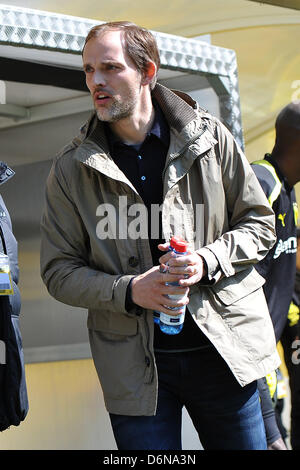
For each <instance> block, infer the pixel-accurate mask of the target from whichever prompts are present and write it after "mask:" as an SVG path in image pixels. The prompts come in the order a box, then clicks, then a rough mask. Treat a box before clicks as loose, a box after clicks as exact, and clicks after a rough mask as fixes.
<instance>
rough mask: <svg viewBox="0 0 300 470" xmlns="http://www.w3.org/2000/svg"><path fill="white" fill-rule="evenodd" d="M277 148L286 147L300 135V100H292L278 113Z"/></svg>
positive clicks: (276, 123) (276, 125)
mask: <svg viewBox="0 0 300 470" xmlns="http://www.w3.org/2000/svg"><path fill="white" fill-rule="evenodd" d="M275 129H276V142H275V145H276V146H277V148H284V147H286V146H287V145H289V144H291V143H292V142H294V141H298V140H299V136H300V100H297V101H292V102H291V103H289V104H288V105H287V106H285V107H284V108H283V109H282V110H281V111H280V113H279V114H278V116H277V118H276V122H275Z"/></svg>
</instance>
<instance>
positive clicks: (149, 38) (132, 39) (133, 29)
mask: <svg viewBox="0 0 300 470" xmlns="http://www.w3.org/2000/svg"><path fill="white" fill-rule="evenodd" d="M112 30H115V31H122V32H123V38H124V48H125V49H126V52H127V54H128V56H129V57H130V59H131V60H132V61H133V63H134V65H135V66H136V68H137V70H140V71H142V72H146V70H147V67H148V63H149V62H150V61H151V62H154V64H155V65H156V72H157V71H158V69H159V67H160V58H159V51H158V47H157V43H156V40H155V38H154V36H153V34H152V33H150V31H148V30H147V29H145V28H142V27H141V26H138V25H136V24H135V23H131V22H129V21H113V22H109V23H103V24H99V25H96V26H94V27H93V28H92V29H91V30H90V31H89V33H88V35H87V37H86V39H85V43H84V46H83V49H82V53H83V51H84V48H85V46H86V44H87V42H88V41H89V40H90V39H93V38H95V37H97V36H99V35H100V34H101V33H104V32H106V31H112ZM156 75H157V74H156ZM156 75H155V76H154V77H153V79H152V81H151V83H150V88H151V89H153V88H154V86H155V84H156V80H157V77H156Z"/></svg>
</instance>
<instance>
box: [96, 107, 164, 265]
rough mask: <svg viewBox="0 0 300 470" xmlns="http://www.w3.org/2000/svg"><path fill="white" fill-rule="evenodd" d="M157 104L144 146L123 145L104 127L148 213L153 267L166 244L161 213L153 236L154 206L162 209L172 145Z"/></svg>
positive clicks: (115, 155)
mask: <svg viewBox="0 0 300 470" xmlns="http://www.w3.org/2000/svg"><path fill="white" fill-rule="evenodd" d="M153 104H154V108H155V117H154V122H153V125H152V128H151V130H150V132H148V134H147V136H146V138H145V140H144V142H143V143H142V144H141V145H127V144H124V143H123V142H122V141H121V140H120V139H118V137H117V136H116V135H115V134H114V133H113V132H112V131H111V130H110V127H109V126H108V125H107V124H105V133H106V137H107V139H108V143H109V149H110V153H111V157H112V159H113V160H114V162H115V163H116V164H117V165H118V167H119V168H120V169H121V170H122V171H123V173H124V174H125V175H126V177H127V178H128V179H129V181H130V182H131V183H132V184H133V186H134V187H135V189H136V190H137V192H138V193H139V195H140V196H141V198H142V199H143V202H144V204H145V206H146V208H147V211H148V234H149V243H150V249H151V254H152V259H153V264H154V265H158V264H159V262H158V259H159V258H160V256H162V254H163V252H161V251H159V250H158V248H157V245H158V244H159V243H165V240H164V239H163V238H162V227H161V212H159V220H158V227H154V230H153V231H152V236H151V228H152V221H151V205H152V204H157V205H158V206H160V205H161V204H162V202H163V180H162V174H163V170H164V167H165V162H166V156H167V152H168V148H169V143H170V130H169V125H168V122H167V120H166V118H165V117H164V115H163V113H162V111H161V109H160V108H159V106H158V105H156V104H155V103H153Z"/></svg>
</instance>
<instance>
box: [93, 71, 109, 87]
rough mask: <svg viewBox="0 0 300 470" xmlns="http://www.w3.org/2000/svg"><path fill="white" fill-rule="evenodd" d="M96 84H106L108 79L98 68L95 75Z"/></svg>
mask: <svg viewBox="0 0 300 470" xmlns="http://www.w3.org/2000/svg"><path fill="white" fill-rule="evenodd" d="M93 81H94V85H96V86H98V85H101V86H104V85H106V80H105V77H104V75H103V73H102V72H101V71H100V70H96V71H95V73H94V76H93Z"/></svg>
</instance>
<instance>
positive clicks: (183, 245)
mask: <svg viewBox="0 0 300 470" xmlns="http://www.w3.org/2000/svg"><path fill="white" fill-rule="evenodd" d="M170 247H171V249H172V250H173V251H174V253H176V256H182V255H186V254H187V251H188V243H187V242H186V241H185V240H183V239H182V238H179V237H172V238H171V241H170ZM166 285H168V286H178V285H179V284H178V282H177V281H176V282H166ZM168 297H169V298H170V299H176V300H179V299H182V298H185V297H186V294H179V295H178V294H170V295H168ZM185 309H186V307H185V305H184V306H183V307H173V308H172V310H176V311H178V315H176V316H173V315H168V314H167V313H163V312H160V317H159V327H160V329H161V331H162V332H163V333H166V334H167V335H177V334H178V333H180V331H181V330H182V328H183V323H184V318H185Z"/></svg>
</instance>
